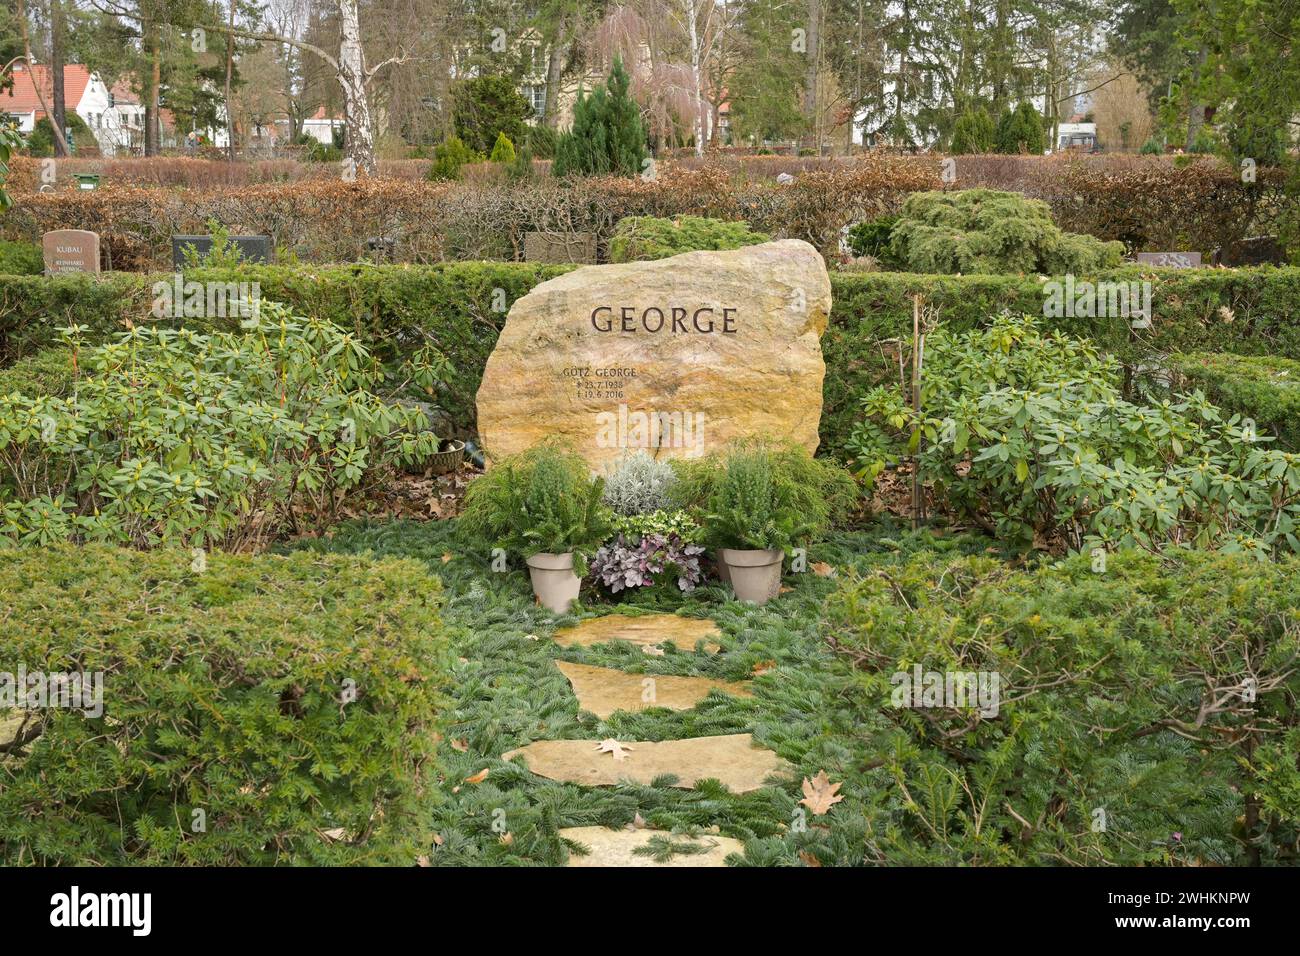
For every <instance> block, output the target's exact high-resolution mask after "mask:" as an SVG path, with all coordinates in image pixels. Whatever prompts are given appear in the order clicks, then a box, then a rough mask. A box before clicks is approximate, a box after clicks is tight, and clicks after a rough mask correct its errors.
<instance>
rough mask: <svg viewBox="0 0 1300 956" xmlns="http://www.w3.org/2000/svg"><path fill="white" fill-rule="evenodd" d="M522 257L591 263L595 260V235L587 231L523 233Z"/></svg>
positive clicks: (533, 259) (557, 263)
mask: <svg viewBox="0 0 1300 956" xmlns="http://www.w3.org/2000/svg"><path fill="white" fill-rule="evenodd" d="M524 259H525V260H526V261H528V262H546V263H552V264H555V265H562V264H564V263H570V262H576V263H578V264H579V265H591V264H593V263H594V262H595V261H596V237H595V236H593V235H592V234H591V233H589V232H528V233H525V234H524Z"/></svg>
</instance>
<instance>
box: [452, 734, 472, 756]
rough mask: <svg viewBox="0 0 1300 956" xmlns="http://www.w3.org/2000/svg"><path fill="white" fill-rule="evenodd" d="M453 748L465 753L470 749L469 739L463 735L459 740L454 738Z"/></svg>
mask: <svg viewBox="0 0 1300 956" xmlns="http://www.w3.org/2000/svg"><path fill="white" fill-rule="evenodd" d="M451 749H452V750H454V751H456V752H457V753H462V754H463V753H465V752H466V751H467V750H469V741H468V740H466V739H465V738H464V737H461V738H460V739H459V740H453V741H452V742H451Z"/></svg>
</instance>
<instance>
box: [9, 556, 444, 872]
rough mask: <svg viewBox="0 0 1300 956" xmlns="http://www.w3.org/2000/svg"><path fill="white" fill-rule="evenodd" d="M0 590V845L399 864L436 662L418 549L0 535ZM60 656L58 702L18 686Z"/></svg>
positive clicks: (432, 606) (436, 691)
mask: <svg viewBox="0 0 1300 956" xmlns="http://www.w3.org/2000/svg"><path fill="white" fill-rule="evenodd" d="M0 593H3V594H4V596H5V599H4V603H5V613H4V614H3V615H0V672H2V673H0V863H4V864H5V865H9V866H15V865H21V864H27V865H31V864H45V865H80V866H120V865H127V864H146V865H169V866H170V865H220V866H230V865H272V864H309V865H352V864H392V865H404V866H410V865H411V864H413V863H414V862H415V859H416V857H417V856H418V855H419V854H420V853H422V852H424V851H425V849H426V848H427V846H428V843H429V837H430V820H431V814H432V813H433V810H434V807H435V805H436V801H437V798H438V790H437V781H436V779H435V774H434V763H433V761H434V756H435V741H436V740H437V739H438V737H437V735H438V732H439V729H440V726H441V720H442V719H443V714H444V712H445V710H446V703H445V701H446V698H445V693H446V691H447V688H448V674H449V673H450V666H449V660H448V653H447V637H446V633H445V631H444V629H443V626H442V623H441V621H440V619H439V605H440V603H441V600H442V589H441V587H440V585H439V583H438V581H437V579H436V578H434V577H433V576H432V575H431V574H429V573H428V570H427V569H426V568H425V567H424V566H423V565H420V564H418V563H416V562H411V561H397V560H391V559H389V560H380V561H374V560H370V559H367V558H362V557H357V556H349V557H340V556H329V555H309V554H306V553H301V554H294V555H291V556H289V557H276V556H266V555H264V556H259V557H251V556H247V555H224V554H213V555H211V556H209V557H208V558H207V559H206V561H205V562H204V563H203V564H202V565H201V566H198V565H196V564H195V563H194V562H193V559H192V558H191V556H190V553H189V552H188V551H174V550H168V549H158V550H156V551H152V552H147V553H140V552H135V551H128V550H124V549H117V548H112V547H108V546H105V545H86V546H80V547H78V546H71V545H54V546H50V547H45V548H19V549H2V548H0ZM20 670H21V671H23V672H24V673H25V676H26V678H27V680H26V683H27V685H28V686H27V687H26V688H24V694H25V696H24V698H23V699H22V700H17V699H14V697H13V693H14V688H13V684H12V680H13V679H14V678H16V676H17V675H18V673H19V672H20ZM59 675H81V677H82V678H83V682H82V683H81V684H80V685H79V686H80V688H81V691H82V692H81V694H80V696H79V697H78V698H76V699H73V698H71V697H69V696H68V695H64V697H63V698H60V699H59V701H58V702H59V703H62V704H66V703H68V702H69V701H72V702H74V703H76V704H78V706H76V707H71V706H56V705H55V703H56V698H54V697H50V696H36V695H40V694H41V692H40V691H38V690H37V688H43V689H45V690H48V686H47V685H48V682H49V681H50V680H52V679H55V678H57V677H58V676H59ZM6 678H8V683H6ZM65 686H66V685H65ZM6 687H8V689H9V695H10V697H9V699H8V700H6ZM96 687H97V688H98V692H97V693H94V692H92V693H89V694H88V693H87V692H86V691H87V689H92V691H93V689H94V688H96ZM15 705H16V706H15Z"/></svg>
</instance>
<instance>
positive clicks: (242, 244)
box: [172, 236, 271, 269]
mask: <svg viewBox="0 0 1300 956" xmlns="http://www.w3.org/2000/svg"><path fill="white" fill-rule="evenodd" d="M228 239H229V241H230V242H232V243H234V245H235V246H236V247H237V248H238V249H239V253H240V255H241V256H243V258H244V259H246V260H247V261H249V262H270V261H271V237H270V236H229V237H228ZM190 246H193V247H194V251H195V252H196V253H197V254H198V255H200V256H206V255H207V254H208V253H209V252H210V251H211V250H212V237H211V236H172V268H173V269H181V268H184V266H185V249H186V248H187V247H190Z"/></svg>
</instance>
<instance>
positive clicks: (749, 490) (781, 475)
mask: <svg viewBox="0 0 1300 956" xmlns="http://www.w3.org/2000/svg"><path fill="white" fill-rule="evenodd" d="M673 465H674V468H675V469H676V470H677V474H678V482H677V483H676V484H675V485H674V486H673V489H672V492H671V494H672V495H673V497H674V499H675V500H676V502H677V503H678V504H679V505H680V506H681V507H683V508H685V509H687V510H688V511H689V512H691V513H692V514H693V515H694V516H696V518H697V520H698V521H699V523H700V525H701V526H702V527H703V529H704V530H703V540H704V543H705V544H707V545H709V546H710V547H713V548H737V549H757V550H767V549H781V550H783V551H786V552H787V553H788V552H789V551H790V550H791V549H792V548H794V547H795V546H796V545H797V544H800V543H804V542H807V541H809V540H815V539H817V538H820V537H822V536H823V535H825V534H826V532H827V531H828V530H830V528H831V527H832V526H833V525H834V524H835V522H836V521H838V520H840V519H842V518H843V517H844V516H845V515H846V514H847V512H848V510H849V508H850V507H851V504H852V502H853V500H854V497H855V495H856V491H857V489H856V485H855V483H854V481H853V478H852V477H851V476H850V475H849V474H848V473H847V472H845V471H843V470H842V469H840V468H838V467H836V466H835V465H834V464H832V463H830V462H826V461H822V460H820V459H816V458H813V457H812V456H811V455H810V454H808V452H807V451H806V450H805V449H803V448H801V447H799V446H796V445H792V444H781V443H775V442H764V441H757V440H754V441H742V442H736V443H733V444H732V445H730V446H728V447H727V449H726V450H725V451H724V452H722V453H720V454H718V455H711V456H707V457H705V458H697V459H679V460H677V461H675V462H674V463H673Z"/></svg>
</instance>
